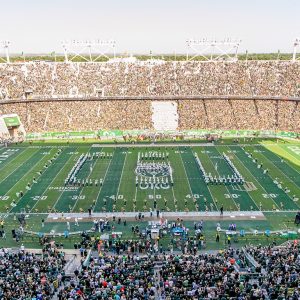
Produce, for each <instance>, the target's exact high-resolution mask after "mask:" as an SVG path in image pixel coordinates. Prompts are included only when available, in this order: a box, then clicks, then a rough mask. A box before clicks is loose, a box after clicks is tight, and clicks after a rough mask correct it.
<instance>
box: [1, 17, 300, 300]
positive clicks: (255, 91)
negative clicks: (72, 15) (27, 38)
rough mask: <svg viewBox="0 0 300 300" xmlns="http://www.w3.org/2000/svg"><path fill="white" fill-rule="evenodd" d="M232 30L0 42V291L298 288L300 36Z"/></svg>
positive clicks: (151, 296) (73, 294)
mask: <svg viewBox="0 0 300 300" xmlns="http://www.w3.org/2000/svg"><path fill="white" fill-rule="evenodd" d="M0 24H1V21H0ZM0 37H1V35H0ZM241 42H242V41H241V40H237V39H228V38H226V39H222V40H217V39H200V40H195V39H188V40H187V41H186V47H187V54H177V55H173V54H162V55H160V54H157V55H153V53H152V52H150V55H146V54H128V53H126V54H118V53H116V50H115V46H116V44H117V41H115V40H99V39H98V40H85V39H84V40H64V41H63V42H62V49H61V50H60V52H57V53H56V52H52V53H51V54H50V55H49V54H39V55H38V54H37V55H35V54H33V55H31V54H30V55H29V54H28V55H25V54H24V53H23V52H22V54H11V52H10V47H11V46H12V44H11V43H10V42H9V41H6V40H5V41H4V40H3V41H1V42H0V49H1V50H0V258H1V259H0V299H3V300H4V299H13V300H48V299H59V300H77V299H78V300H83V299H91V300H94V299H105V300H156V299H157V300H180V299H187V300H188V299H190V300H196V299H239V300H248V299H249V300H250V299H251V300H252V299H266V300H268V299H282V300H285V299H286V300H290V299H291V300H297V299H300V279H299V278H300V254H299V249H300V243H299V239H300V229H299V224H300V106H299V103H300V55H298V51H299V50H300V49H299V47H300V39H296V40H294V41H293V43H291V44H292V46H293V48H292V47H291V51H290V52H289V53H283V54H281V53H280V52H279V51H278V53H276V54H272V53H270V54H264V55H263V54H255V53H248V51H247V53H246V54H243V53H241V52H240V51H239V47H240V45H241ZM211 48H213V50H212V49H211ZM1 51H2V52H1Z"/></svg>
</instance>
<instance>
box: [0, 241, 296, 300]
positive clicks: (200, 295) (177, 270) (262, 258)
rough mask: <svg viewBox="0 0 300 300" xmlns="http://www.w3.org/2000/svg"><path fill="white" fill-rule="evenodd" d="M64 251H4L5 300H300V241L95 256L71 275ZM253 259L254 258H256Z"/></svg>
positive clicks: (1, 280) (0, 271)
mask: <svg viewBox="0 0 300 300" xmlns="http://www.w3.org/2000/svg"><path fill="white" fill-rule="evenodd" d="M62 251H63V250H58V249H56V248H53V247H48V248H47V249H44V250H43V253H42V255H37V254H33V253H29V252H28V251H26V250H25V249H24V246H23V245H22V246H21V248H20V250H18V251H16V250H15V251H13V250H8V249H5V248H1V249H0V257H1V260H0V297H1V299H20V300H27V299H35V300H40V299H41V300H44V299H52V297H53V296H54V294H56V295H57V298H58V299H60V300H80V299H92V300H93V299H107V300H112V299H117V300H121V299H123V300H125V299H128V300H129V299H131V300H142V299H149V300H150V299H166V300H173V299H174V300H177V299H178V300H179V299H193V300H194V299H241V300H243V299H245V300H246V299H282V300H283V299H290V300H298V299H299V297H300V291H299V278H300V277H299V275H300V274H299V272H300V255H299V244H298V243H297V242H288V244H287V245H285V246H279V247H277V246H274V245H272V246H271V245H270V246H247V247H245V248H244V249H233V248H231V247H229V248H227V249H225V250H222V251H218V252H215V253H204V252H201V253H197V254H195V255H194V254H192V253H188V254H180V253H179V252H174V253H173V252H171V251H165V252H156V253H149V252H144V253H138V250H137V249H136V251H133V252H132V251H131V250H128V251H127V250H126V251H124V253H122V254H112V253H111V252H107V251H106V250H99V252H98V251H94V252H92V256H91V257H90V258H89V260H86V259H82V260H81V267H80V269H76V270H75V271H74V275H73V276H71V277H70V278H69V279H66V278H65V273H64V270H63V268H64V266H66V265H67V264H66V261H65V259H64V253H63V252H62ZM249 257H250V258H249Z"/></svg>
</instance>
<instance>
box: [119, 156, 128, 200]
mask: <svg viewBox="0 0 300 300" xmlns="http://www.w3.org/2000/svg"><path fill="white" fill-rule="evenodd" d="M122 155H123V154H122ZM127 155H128V151H126V154H125V158H124V163H123V167H122V173H121V177H120V181H119V186H118V190H117V194H116V200H118V196H119V191H120V187H121V182H122V178H123V173H124V168H125V164H126V159H127Z"/></svg>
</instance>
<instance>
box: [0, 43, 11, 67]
mask: <svg viewBox="0 0 300 300" xmlns="http://www.w3.org/2000/svg"><path fill="white" fill-rule="evenodd" d="M9 45H10V41H0V48H3V50H4V53H5V58H3V57H2V56H0V60H1V61H4V62H6V63H9V62H10V60H9Z"/></svg>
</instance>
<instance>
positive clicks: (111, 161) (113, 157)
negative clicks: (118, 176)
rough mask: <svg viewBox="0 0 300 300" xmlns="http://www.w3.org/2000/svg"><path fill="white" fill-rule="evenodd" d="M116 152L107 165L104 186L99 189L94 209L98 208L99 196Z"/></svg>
mask: <svg viewBox="0 0 300 300" xmlns="http://www.w3.org/2000/svg"><path fill="white" fill-rule="evenodd" d="M115 151H116V150H115V149H114V151H113V156H112V158H111V159H110V162H109V164H108V165H107V168H106V171H105V174H104V177H103V184H102V186H100V188H99V192H98V194H97V197H96V203H95V205H94V207H96V206H97V202H98V198H99V195H100V193H101V190H102V187H103V186H104V183H105V179H106V175H107V172H108V170H109V167H110V164H111V162H112V161H113V158H114V156H115Z"/></svg>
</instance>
